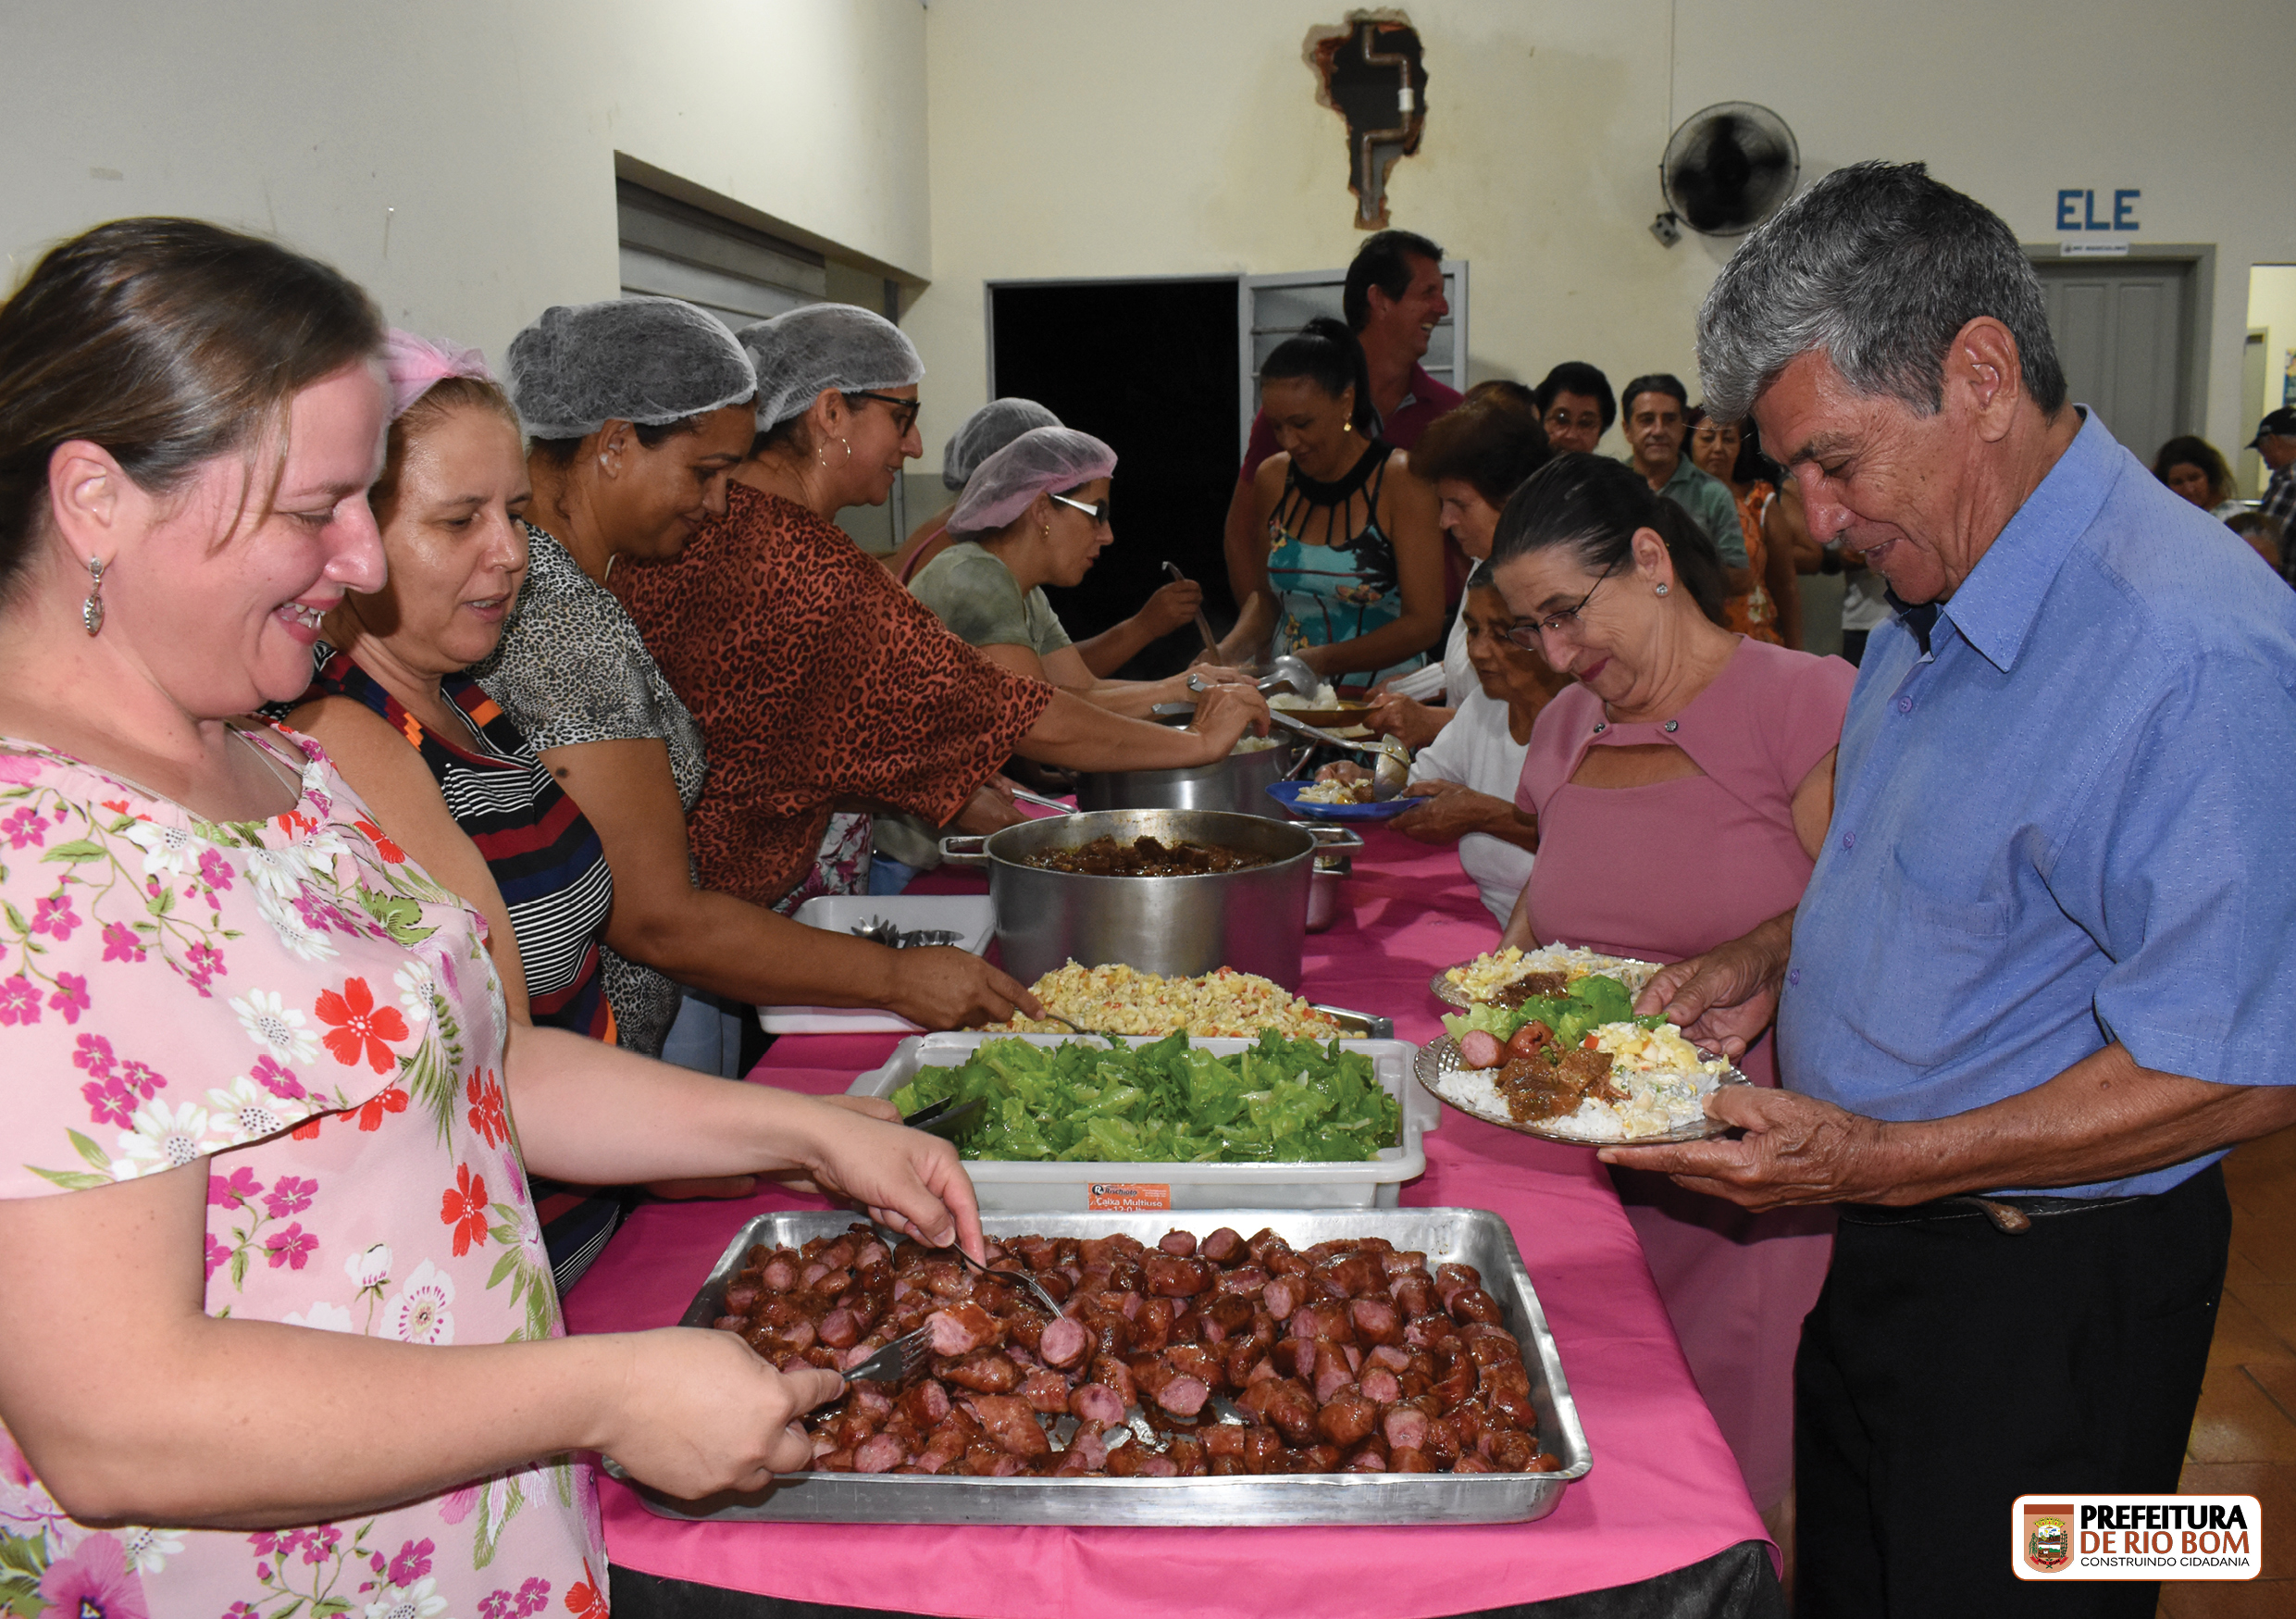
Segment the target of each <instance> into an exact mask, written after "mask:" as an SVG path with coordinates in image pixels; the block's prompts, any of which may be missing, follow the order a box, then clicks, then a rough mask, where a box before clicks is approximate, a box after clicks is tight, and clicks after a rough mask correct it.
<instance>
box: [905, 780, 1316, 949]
mask: <svg viewBox="0 0 2296 1619" xmlns="http://www.w3.org/2000/svg"><path fill="white" fill-rule="evenodd" d="M1143 838H1152V839H1154V840H1156V842H1157V844H1158V845H1160V846H1162V847H1163V848H1164V849H1166V850H1171V849H1173V848H1174V847H1175V846H1179V845H1185V844H1194V845H1197V846H1198V848H1199V849H1200V850H1205V851H1210V852H1211V853H1210V859H1212V860H1215V861H1216V860H1219V859H1221V858H1222V856H1225V857H1228V858H1232V859H1235V860H1238V861H1243V862H1250V864H1244V865H1241V866H1240V867H1239V868H1237V869H1228V870H1206V871H1202V872H1198V873H1196V874H1193V875H1187V876H1158V877H1133V876H1105V877H1104V876H1098V875H1096V874H1094V873H1093V872H1091V871H1088V870H1058V869H1052V868H1049V867H1047V866H1043V865H1040V864H1036V862H1038V861H1041V860H1043V859H1046V858H1048V857H1049V858H1051V859H1054V860H1056V861H1060V862H1061V863H1063V864H1070V865H1086V866H1091V865H1106V864H1108V862H1106V861H1105V860H1104V859H1102V858H1100V857H1098V856H1097V855H1095V854H1091V853H1080V852H1082V851H1084V850H1085V847H1086V845H1087V844H1093V843H1095V842H1096V841H1098V840H1100V839H1109V840H1111V841H1112V842H1113V843H1114V845H1116V846H1117V848H1118V849H1119V850H1120V851H1123V852H1126V854H1125V858H1126V859H1127V860H1129V859H1133V858H1136V856H1137V853H1138V851H1139V849H1140V844H1139V840H1141V839H1143ZM1321 844H1322V840H1321V839H1319V838H1318V837H1317V835H1316V834H1315V832H1314V831H1312V830H1310V829H1309V828H1307V827H1304V826H1300V825H1297V824H1296V823H1291V822H1285V821H1272V820H1267V819H1264V818H1263V817H1261V816H1244V815H1233V814H1227V813H1223V812H1220V811H1214V810H1171V809H1143V810H1098V811H1087V812H1085V813H1082V814H1078V815H1073V816H1049V817H1047V818H1045V819H1043V820H1036V821H1029V822H1025V823H1024V824H1023V825H1020V826H1017V827H1007V828H1004V829H1003V830H1002V831H999V832H992V833H990V834H989V835H988V836H987V837H986V838H955V837H951V838H944V839H942V840H941V854H942V857H943V858H944V859H946V860H949V861H951V862H954V863H956V864H959V865H965V866H987V868H988V893H989V897H990V899H991V900H992V901H993V902H994V903H995V905H996V909H997V943H998V946H999V950H1000V951H1001V952H1002V953H1003V957H1004V970H1005V971H1006V972H1008V973H1011V975H1012V976H1013V977H1014V978H1018V979H1020V980H1021V982H1022V983H1024V984H1027V983H1033V982H1035V981H1036V979H1037V978H1041V977H1042V976H1043V975H1044V974H1046V973H1049V972H1051V971H1053V970H1054V969H1056V968H1058V967H1061V966H1062V965H1066V964H1067V963H1069V962H1071V961H1075V962H1078V963H1080V964H1082V965H1085V966H1105V965H1110V964H1111V963H1122V964H1123V965H1126V966H1131V967H1136V968H1138V969H1139V970H1140V971H1142V972H1148V973H1161V974H1163V975H1164V976H1165V977H1167V978H1193V977H1194V976H1196V975H1197V974H1198V973H1208V972H1210V971H1212V970H1213V969H1214V968H1216V967H1223V966H1225V967H1234V968H1235V969H1236V970H1237V971H1238V972H1247V973H1258V974H1259V975H1260V977H1261V978H1272V979H1273V980H1274V981H1275V982H1277V983H1279V984H1281V985H1283V986H1284V987H1285V989H1287V990H1296V989H1297V988H1298V987H1299V953H1300V946H1301V941H1302V940H1303V939H1304V938H1305V937H1306V934H1307V926H1308V886H1309V878H1310V876H1311V874H1312V871H1313V868H1314V865H1315V852H1316V850H1317V849H1318V848H1319V847H1320V846H1321ZM1180 854H1181V857H1182V859H1183V860H1184V861H1185V859H1187V858H1189V857H1190V856H1191V852H1189V851H1187V850H1185V849H1183V850H1181V851H1180ZM1196 858H1198V860H1201V859H1202V858H1204V857H1202V856H1196ZM1148 864H1150V865H1151V866H1159V865H1162V864H1165V863H1164V862H1161V861H1158V860H1153V859H1151V860H1150V861H1149V862H1148Z"/></svg>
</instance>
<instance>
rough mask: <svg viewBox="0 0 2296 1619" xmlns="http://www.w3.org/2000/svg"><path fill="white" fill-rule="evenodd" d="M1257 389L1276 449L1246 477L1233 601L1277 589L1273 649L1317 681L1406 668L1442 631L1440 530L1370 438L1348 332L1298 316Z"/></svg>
mask: <svg viewBox="0 0 2296 1619" xmlns="http://www.w3.org/2000/svg"><path fill="white" fill-rule="evenodd" d="M1260 406H1261V409H1262V411H1263V412H1264V413H1265V415H1266V417H1267V418H1268V420H1269V421H1270V422H1271V423H1272V424H1273V426H1274V429H1275V436H1276V442H1278V443H1279V444H1280V445H1281V446H1282V450H1281V453H1279V454H1277V455H1271V456H1269V457H1268V459H1267V460H1266V461H1264V462H1262V463H1261V464H1260V470H1259V471H1258V472H1257V473H1256V474H1254V476H1253V498H1254V520H1253V523H1252V527H1251V530H1250V531H1251V534H1252V535H1253V537H1254V539H1253V542H1252V543H1251V544H1250V545H1249V546H1247V547H1244V548H1243V549H1242V551H1241V552H1240V553H1238V552H1234V551H1232V552H1231V554H1230V555H1229V558H1228V578H1229V582H1230V584H1231V585H1232V586H1233V587H1234V589H1235V599H1236V600H1237V601H1239V602H1243V601H1248V600H1249V599H1250V597H1251V595H1252V592H1255V591H1256V592H1260V593H1261V595H1262V597H1263V599H1270V600H1280V601H1281V604H1282V605H1281V607H1280V609H1279V610H1278V615H1277V624H1276V630H1275V648H1276V650H1277V651H1278V652H1291V653H1296V654H1297V655H1298V656H1300V657H1301V658H1303V659H1304V660H1306V662H1307V664H1308V666H1309V667H1310V668H1312V669H1313V670H1315V672H1316V673H1317V674H1319V675H1321V676H1323V677H1324V678H1325V679H1331V678H1333V677H1335V676H1340V675H1348V674H1361V675H1366V676H1367V677H1368V678H1369V679H1368V680H1367V682H1366V683H1367V684H1368V683H1369V681H1371V680H1377V679H1380V678H1381V677H1382V676H1384V675H1391V674H1400V673H1402V672H1404V671H1406V670H1409V669H1414V668H1417V667H1418V666H1420V664H1421V662H1423V661H1424V654H1426V651H1427V649H1428V648H1429V647H1431V646H1433V645H1434V643H1435V641H1437V639H1438V638H1440V637H1441V635H1442V633H1443V535H1442V532H1441V530H1440V529H1438V528H1437V527H1436V524H1435V497H1434V492H1433V490H1431V489H1430V488H1428V486H1427V485H1426V484H1424V483H1422V482H1421V480H1420V479H1417V478H1416V477H1414V476H1412V474H1411V471H1410V464H1409V457H1408V456H1407V455H1404V453H1403V452H1402V451H1400V450H1397V449H1396V448H1395V447H1394V446H1393V445H1391V444H1389V443H1387V442H1384V440H1382V439H1381V438H1380V437H1379V417H1378V414H1377V413H1376V412H1375V411H1374V410H1373V409H1372V407H1371V378H1370V374H1369V372H1368V371H1367V370H1366V369H1365V367H1364V361H1363V350H1362V347H1361V345H1360V344H1359V343H1358V342H1356V339H1355V334H1354V333H1353V332H1350V331H1349V330H1347V327H1346V325H1345V324H1343V323H1342V322H1340V321H1337V320H1334V319H1331V318H1328V317H1318V318H1316V319H1313V320H1310V321H1309V322H1308V324H1307V327H1306V328H1305V330H1302V331H1301V332H1300V333H1299V335H1298V336H1297V337H1294V338H1288V339H1286V340H1285V342H1282V343H1280V344H1279V345H1277V347H1276V350H1275V352H1274V353H1273V354H1272V355H1269V356H1268V360H1267V363H1266V364H1265V365H1264V366H1262V367H1260Z"/></svg>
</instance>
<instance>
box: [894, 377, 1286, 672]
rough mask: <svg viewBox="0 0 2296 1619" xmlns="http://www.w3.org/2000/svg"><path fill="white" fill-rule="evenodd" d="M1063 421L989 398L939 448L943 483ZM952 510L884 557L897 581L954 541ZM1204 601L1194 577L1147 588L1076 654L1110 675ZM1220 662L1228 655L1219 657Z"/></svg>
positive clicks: (960, 489)
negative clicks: (1130, 609) (1132, 609)
mask: <svg viewBox="0 0 2296 1619" xmlns="http://www.w3.org/2000/svg"><path fill="white" fill-rule="evenodd" d="M1061 425H1062V423H1061V418H1060V417H1057V416H1054V415H1053V414H1052V413H1051V412H1050V411H1049V410H1047V409H1046V408H1045V407H1044V406H1043V405H1038V404H1037V403H1036V401H1035V400H1033V399H992V400H990V401H989V402H988V403H987V405H982V406H981V407H980V409H978V410H976V411H974V413H973V414H972V415H971V416H968V417H965V418H964V420H963V421H962V422H961V423H960V424H959V425H958V427H957V430H956V431H955V432H953V433H951V434H949V444H948V447H947V448H946V449H944V450H942V452H941V483H942V485H943V486H944V487H946V488H948V489H949V490H951V491H953V492H955V493H957V494H959V495H962V494H963V493H964V490H965V485H966V484H967V483H968V482H970V481H971V479H972V477H973V474H974V472H975V471H977V470H978V469H979V467H980V466H981V463H983V462H984V461H987V459H988V458H989V457H990V456H991V455H995V454H996V453H997V452H998V451H999V450H1001V449H1003V448H1004V447H1005V446H1006V445H1007V444H1009V443H1011V442H1012V441H1013V440H1015V439H1017V438H1019V437H1020V436H1021V435H1022V434H1023V433H1025V432H1029V431H1032V430H1035V429H1037V428H1057V427H1060V426H1061ZM956 509H957V508H956V504H955V503H954V502H951V503H950V504H949V505H948V506H946V507H944V508H943V509H942V510H940V511H938V512H936V513H935V514H934V515H933V516H931V517H927V518H925V521H924V522H922V523H919V524H918V525H917V526H916V528H915V529H912V530H911V531H910V535H909V538H908V539H906V540H904V541H902V542H901V547H900V550H899V551H897V552H895V553H894V554H892V555H891V556H889V557H887V559H886V563H885V566H886V567H889V568H891V569H892V570H893V577H894V578H895V579H899V580H900V582H901V583H902V584H905V585H912V586H913V585H914V584H915V582H916V578H917V575H918V574H920V573H922V572H923V571H924V570H925V565H926V564H928V563H930V562H931V561H932V560H933V559H934V558H935V557H937V556H938V555H939V554H941V553H942V552H943V551H946V550H947V549H948V548H949V544H950V543H951V542H952V541H953V540H954V539H955V536H954V535H953V534H951V533H950V532H949V518H950V517H951V516H952V515H953V514H954V513H955V511H956ZM1203 605H1204V587H1203V586H1202V585H1199V584H1198V583H1197V582H1196V581H1195V580H1194V579H1174V580H1173V582H1172V583H1170V584H1168V585H1165V586H1163V587H1162V588H1161V589H1160V590H1157V591H1155V592H1151V593H1150V595H1149V596H1148V600H1147V601H1145V602H1143V603H1141V604H1140V610H1139V611H1138V612H1137V613H1135V614H1134V615H1133V616H1131V617H1129V618H1127V619H1125V620H1124V621H1123V623H1121V624H1115V625H1111V627H1110V628H1108V629H1103V630H1102V631H1100V633H1099V634H1098V635H1096V636H1093V637H1092V638H1091V639H1090V640H1088V641H1077V642H1075V643H1074V644H1075V647H1076V655H1077V656H1078V657H1080V658H1082V659H1084V663H1085V667H1086V668H1087V669H1089V670H1090V671H1091V672H1092V673H1093V674H1094V675H1096V676H1101V677H1106V676H1109V675H1113V674H1114V673H1115V672H1116V671H1117V670H1118V669H1121V668H1123V666H1125V665H1126V664H1128V663H1130V662H1131V661H1132V660H1133V659H1134V658H1136V657H1137V656H1138V655H1139V654H1141V653H1142V652H1144V651H1146V650H1147V649H1148V647H1149V646H1150V645H1152V644H1153V643H1154V642H1156V641H1160V640H1162V639H1163V638H1164V637H1165V636H1167V635H1170V634H1171V633H1172V632H1173V630H1175V629H1182V628H1184V627H1185V625H1186V624H1187V623H1188V622H1189V620H1191V619H1193V618H1194V617H1195V616H1196V615H1197V614H1198V611H1200V610H1201V609H1202V607H1203ZM1236 644H1237V646H1239V647H1241V646H1242V645H1243V644H1244V641H1242V640H1239V641H1237V642H1236ZM1220 661H1222V662H1226V661H1227V659H1226V658H1225V657H1222V659H1221V660H1220ZM1066 683H1067V682H1065V681H1063V682H1062V684H1066Z"/></svg>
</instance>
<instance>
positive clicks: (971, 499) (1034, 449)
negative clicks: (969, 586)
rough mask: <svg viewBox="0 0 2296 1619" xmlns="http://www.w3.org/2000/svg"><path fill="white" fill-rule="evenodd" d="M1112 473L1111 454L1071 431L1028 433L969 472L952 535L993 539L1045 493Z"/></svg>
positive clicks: (951, 523) (953, 518) (1113, 461)
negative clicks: (969, 476) (973, 535)
mask: <svg viewBox="0 0 2296 1619" xmlns="http://www.w3.org/2000/svg"><path fill="white" fill-rule="evenodd" d="M1115 470H1116V452H1115V451H1113V450H1111V449H1110V448H1109V447H1108V446H1107V445H1106V444H1103V443H1102V442H1100V441H1099V440H1098V439H1096V438H1094V437H1093V436H1092V435H1091V434H1090V433H1080V432H1078V431H1077V430H1075V429H1074V428H1031V429H1030V430H1028V431H1027V432H1024V433H1023V434H1022V435H1021V436H1020V437H1019V438H1017V439H1015V440H1013V441H1012V442H1011V443H1009V444H1007V445H1006V446H1005V447H1004V448H1003V449H1001V450H999V451H998V452H997V453H996V454H995V455H991V456H990V457H989V458H988V459H987V460H986V461H984V462H982V463H981V464H980V466H979V467H978V468H977V469H975V470H974V474H973V478H972V481H971V482H969V483H967V484H966V485H965V486H964V496H963V498H962V499H961V500H959V501H958V502H957V509H956V511H955V512H953V513H951V514H950V516H949V532H950V533H952V534H993V533H995V532H996V531H997V530H998V529H1001V528H1003V527H1004V526H1005V525H1006V524H1007V523H1010V522H1011V521H1012V519H1013V518H1015V517H1019V516H1020V515H1021V514H1022V513H1023V512H1024V511H1026V510H1027V509H1028V503H1029V502H1030V501H1033V500H1035V499H1036V497H1037V496H1038V495H1039V494H1043V493H1045V492H1048V491H1052V492H1058V491H1060V490H1063V489H1074V488H1075V487H1076V486H1077V485H1078V484H1080V483H1090V482H1091V481H1092V480H1093V479H1096V478H1106V477H1108V476H1109V475H1110V474H1111V473H1112V472H1114V471H1115Z"/></svg>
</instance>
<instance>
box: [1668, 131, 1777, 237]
mask: <svg viewBox="0 0 2296 1619" xmlns="http://www.w3.org/2000/svg"><path fill="white" fill-rule="evenodd" d="M1801 173H1802V151H1801V148H1800V147H1799V146H1797V145H1795V144H1794V141H1793V131H1792V130H1790V129H1788V128H1786V120H1785V119H1783V118H1780V117H1779V116H1778V115H1777V114H1776V113H1774V112H1772V111H1770V109H1769V108H1768V107H1766V106H1756V105H1755V104H1754V103H1753V102H1750V101H1722V102H1717V103H1716V104H1715V105H1714V106H1709V107H1704V108H1702V109H1700V110H1699V111H1697V112H1694V113H1692V114H1691V115H1690V116H1689V117H1688V118H1684V119H1683V120H1682V128H1681V129H1679V130H1676V131H1674V137H1673V139H1671V140H1669V142H1667V143H1666V156H1664V157H1662V158H1660V159H1659V161H1658V184H1659V187H1660V189H1662V190H1663V191H1664V192H1665V193H1666V200H1667V205H1668V206H1667V209H1666V211H1665V212H1664V213H1662V214H1660V215H1659V216H1658V217H1657V218H1656V219H1654V220H1652V221H1651V224H1650V233H1651V234H1652V235H1653V236H1656V237H1657V239H1658V240H1659V241H1661V242H1663V243H1666V244H1667V245H1668V246H1669V247H1671V246H1673V245H1674V244H1675V243H1677V242H1680V241H1681V240H1682V227H1683V226H1685V225H1687V226H1689V227H1690V229H1692V230H1695V231H1697V232H1698V233H1699V234H1700V235H1702V236H1743V235H1744V234H1745V233H1746V232H1747V231H1749V230H1753V229H1754V228H1755V227H1756V225H1759V224H1760V223H1761V222H1762V221H1763V220H1765V219H1767V218H1769V217H1770V216H1771V215H1772V214H1774V213H1776V212H1777V211H1778V210H1779V208H1780V207H1781V206H1782V205H1784V203H1785V200H1786V199H1787V198H1788V197H1790V196H1792V195H1793V183H1794V181H1796V180H1797V179H1799V178H1800V176H1801Z"/></svg>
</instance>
